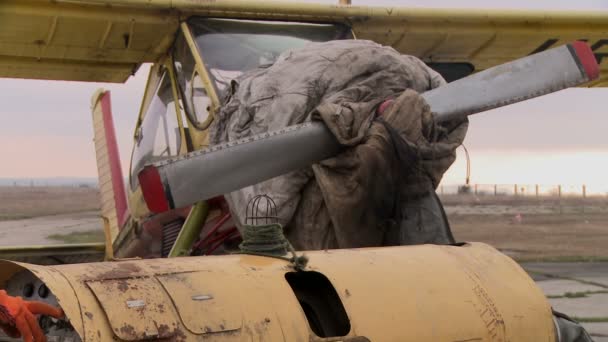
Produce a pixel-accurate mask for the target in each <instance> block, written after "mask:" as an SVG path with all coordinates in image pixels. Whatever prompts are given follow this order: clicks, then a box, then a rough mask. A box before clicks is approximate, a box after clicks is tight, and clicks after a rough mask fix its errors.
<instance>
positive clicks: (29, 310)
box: [0, 290, 63, 342]
mask: <svg viewBox="0 0 608 342" xmlns="http://www.w3.org/2000/svg"><path fill="white" fill-rule="evenodd" d="M34 315H48V316H51V317H55V318H61V317H63V310H61V309H58V308H55V307H53V306H51V305H48V304H46V303H43V302H37V301H27V300H23V299H22V298H21V297H13V296H9V295H8V294H7V293H6V291H4V290H0V327H2V330H4V332H5V333H6V334H7V335H9V336H10V337H14V338H19V337H23V340H24V341H25V342H34V341H35V342H46V337H45V336H44V333H43V332H42V329H40V326H39V325H38V321H37V320H36V317H34Z"/></svg>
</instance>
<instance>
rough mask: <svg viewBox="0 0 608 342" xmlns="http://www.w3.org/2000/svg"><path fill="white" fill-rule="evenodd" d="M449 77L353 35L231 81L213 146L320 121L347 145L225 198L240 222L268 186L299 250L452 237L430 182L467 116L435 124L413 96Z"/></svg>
mask: <svg viewBox="0 0 608 342" xmlns="http://www.w3.org/2000/svg"><path fill="white" fill-rule="evenodd" d="M444 83H445V81H444V80H443V78H441V76H440V75H439V74H438V73H436V72H435V71H433V70H432V69H430V68H429V67H427V66H426V65H425V64H424V63H423V62H422V61H420V60H419V59H417V58H415V57H412V56H406V55H401V54H399V53H398V52H397V51H395V50H394V49H392V48H390V47H385V46H381V45H378V44H376V43H373V42H370V41H360V40H342V41H331V42H325V43H310V44H308V45H306V46H305V47H303V48H300V49H296V50H290V51H287V52H285V53H283V54H282V55H281V56H280V57H279V58H278V59H277V61H276V62H275V63H273V64H272V65H270V66H267V67H261V68H257V69H255V70H252V71H250V72H247V73H245V74H243V75H242V76H240V77H239V78H237V79H236V80H235V81H233V84H232V87H231V91H230V93H229V94H227V98H226V102H225V105H224V106H223V107H222V109H221V111H220V112H219V113H218V115H217V117H216V119H215V120H214V123H213V125H212V127H211V130H210V143H211V144H220V143H225V142H229V141H234V140H237V139H241V138H246V137H249V136H252V135H256V134H260V133H265V132H268V131H273V130H278V129H281V128H284V127H287V126H291V125H295V124H298V123H302V122H305V121H310V120H322V121H323V122H324V123H325V124H326V125H327V126H328V127H329V129H330V130H331V132H332V133H333V134H334V135H335V136H336V138H337V139H338V141H339V142H340V144H341V145H343V146H344V151H343V152H342V153H340V154H339V155H337V156H336V157H334V158H330V159H327V160H324V161H322V162H321V163H318V164H315V165H312V166H311V167H308V168H305V169H302V170H298V171H294V172H291V173H288V174H285V175H282V176H279V177H276V178H273V179H270V180H267V181H264V182H261V183H258V184H256V185H253V186H250V187H247V188H244V189H241V190H238V191H235V192H232V193H230V194H227V195H226V196H225V197H226V200H227V201H228V203H229V205H230V208H231V210H232V213H233V217H234V218H235V219H236V221H237V224H239V223H240V224H244V223H245V213H246V207H247V203H248V202H249V200H250V199H251V198H253V197H254V196H255V195H259V194H267V195H268V196H270V197H271V198H272V199H273V200H274V201H275V202H276V204H277V209H278V216H279V221H280V223H281V224H282V225H283V226H284V227H285V234H286V236H287V238H288V239H289V240H290V241H291V243H292V244H293V245H294V247H295V248H296V249H300V250H301V249H309V250H310V249H327V248H349V247H365V246H381V245H400V244H417V243H452V242H454V241H453V238H452V236H451V233H450V230H449V226H448V224H447V220H446V219H445V215H444V213H443V208H442V207H441V204H440V203H439V200H438V199H437V196H436V195H435V191H434V190H435V188H436V186H437V185H438V183H439V181H440V180H441V177H442V175H443V173H444V172H445V171H446V170H447V169H448V167H449V166H450V165H451V164H452V162H453V161H454V159H455V149H456V148H457V147H458V146H460V144H461V143H462V141H463V139H464V137H465V135H466V130H467V126H468V123H467V121H466V119H464V120H460V121H458V122H448V123H443V124H442V125H438V124H436V123H435V121H434V120H433V116H432V114H431V109H430V108H429V107H428V105H427V104H426V103H425V102H424V100H423V99H422V98H421V97H420V96H419V95H418V94H419V93H422V92H425V91H427V90H429V89H432V88H435V87H438V86H440V85H442V84H444ZM387 99H393V101H392V104H390V105H389V106H388V108H386V109H385V110H384V111H383V113H382V114H381V115H379V114H377V109H378V107H379V105H380V104H381V103H384V102H385V101H386V100H387ZM383 107H384V106H383ZM293 153H294V154H296V153H298V151H293ZM288 157H289V156H277V158H288ZM252 167H253V166H252Z"/></svg>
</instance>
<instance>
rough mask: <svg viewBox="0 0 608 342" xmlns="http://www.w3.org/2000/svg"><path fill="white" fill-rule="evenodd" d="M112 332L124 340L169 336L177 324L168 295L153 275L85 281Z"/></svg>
mask: <svg viewBox="0 0 608 342" xmlns="http://www.w3.org/2000/svg"><path fill="white" fill-rule="evenodd" d="M86 283H87V285H88V287H89V288H90V289H91V291H93V293H94V294H95V297H96V298H97V300H98V301H99V303H100V304H101V306H102V308H103V310H104V312H105V314H106V319H107V320H108V321H109V322H110V325H111V326H112V330H113V331H114V334H116V336H118V337H119V338H120V339H122V340H125V341H138V340H143V339H147V338H150V337H153V338H166V337H171V336H172V335H173V334H171V333H170V331H172V330H174V329H176V328H177V320H178V318H177V315H176V314H175V312H174V310H173V309H172V308H173V305H172V304H171V299H170V298H169V296H168V295H167V292H166V291H164V290H163V288H162V287H161V285H160V284H159V283H158V281H157V280H156V279H155V278H154V277H141V278H130V279H108V280H98V281H89V282H86Z"/></svg>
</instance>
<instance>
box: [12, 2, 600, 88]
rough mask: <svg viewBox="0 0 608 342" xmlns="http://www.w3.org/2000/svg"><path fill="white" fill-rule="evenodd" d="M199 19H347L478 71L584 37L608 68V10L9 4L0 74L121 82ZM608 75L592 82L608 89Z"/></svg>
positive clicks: (395, 42) (405, 48)
mask: <svg viewBox="0 0 608 342" xmlns="http://www.w3.org/2000/svg"><path fill="white" fill-rule="evenodd" d="M192 15H202V16H210V17H224V18H245V19H276V20H295V21H312V22H341V23H346V24H349V25H352V27H353V31H354V32H355V34H356V36H357V37H358V39H370V40H374V41H376V42H378V43H381V44H385V45H390V46H393V47H395V48H396V49H397V50H399V51H400V52H402V53H407V54H411V55H415V56H418V57H420V58H422V59H423V60H425V61H427V62H469V63H471V64H473V65H474V66H475V69H476V70H482V69H485V68H488V67H490V66H493V65H497V64H500V63H504V62H507V61H510V60H513V59H515V58H519V57H522V56H525V55H528V54H530V53H532V52H533V51H535V50H537V49H539V48H542V47H548V46H558V45H560V44H562V43H564V42H566V41H572V40H576V39H587V40H588V41H589V43H590V44H591V45H592V46H593V48H594V51H595V53H596V56H597V57H599V59H601V68H602V70H604V71H605V70H606V69H608V61H607V60H608V59H606V58H604V56H608V40H607V39H608V14H607V13H603V12H597V11H596V12H584V11H580V12H577V11H567V12H566V11H538V10H475V9H421V8H404V7H366V6H356V5H355V6H343V5H338V4H314V3H301V2H280V1H264V2H251V1H246V0H215V1H199V0H4V1H3V2H2V5H1V6H0V28H2V30H0V56H2V57H1V58H0V76H2V77H24V78H47V79H74V80H76V79H77V80H85V81H86V80H88V81H111V82H123V81H124V80H126V79H127V77H128V76H129V75H130V74H131V73H132V72H133V70H135V69H136V68H137V65H138V64H140V63H142V62H155V61H158V59H159V58H160V57H161V56H162V55H163V54H164V53H166V50H167V49H168V47H169V46H170V43H171V41H172V39H173V37H174V33H175V32H176V31H177V29H178V26H179V21H180V20H184V19H186V18H187V17H189V16H192ZM125 37H127V38H128V39H127V38H125ZM604 74H606V73H605V72H604ZM607 77H608V75H606V76H603V77H602V78H601V79H600V80H599V81H596V82H595V83H594V85H597V86H603V85H605V82H606V80H607Z"/></svg>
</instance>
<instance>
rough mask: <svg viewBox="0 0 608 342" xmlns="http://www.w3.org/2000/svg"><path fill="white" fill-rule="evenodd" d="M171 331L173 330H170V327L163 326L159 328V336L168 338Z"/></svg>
mask: <svg viewBox="0 0 608 342" xmlns="http://www.w3.org/2000/svg"><path fill="white" fill-rule="evenodd" d="M170 330H171V328H169V326H168V325H166V324H161V325H159V326H158V335H159V336H168V335H170Z"/></svg>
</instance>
